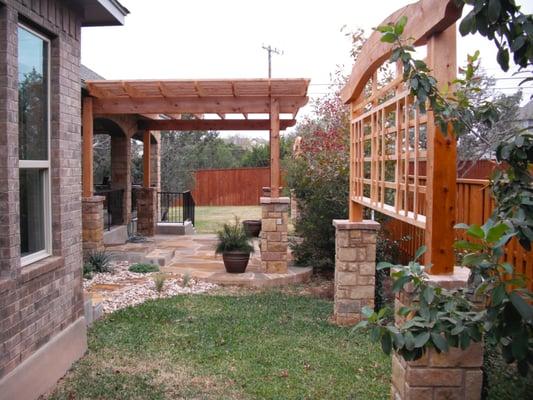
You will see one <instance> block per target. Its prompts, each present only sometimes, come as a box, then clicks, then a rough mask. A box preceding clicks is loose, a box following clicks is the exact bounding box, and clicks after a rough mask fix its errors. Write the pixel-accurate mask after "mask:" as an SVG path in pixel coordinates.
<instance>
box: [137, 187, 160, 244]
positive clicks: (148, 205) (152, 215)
mask: <svg viewBox="0 0 533 400" xmlns="http://www.w3.org/2000/svg"><path fill="white" fill-rule="evenodd" d="M156 225H157V189H156V188H152V187H151V188H142V189H138V190H137V232H138V233H139V234H140V235H142V236H154V235H155V233H156Z"/></svg>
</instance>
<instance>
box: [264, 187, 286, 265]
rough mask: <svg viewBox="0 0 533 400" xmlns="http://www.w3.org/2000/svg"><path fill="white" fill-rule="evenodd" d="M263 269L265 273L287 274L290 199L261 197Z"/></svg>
mask: <svg viewBox="0 0 533 400" xmlns="http://www.w3.org/2000/svg"><path fill="white" fill-rule="evenodd" d="M260 203H261V207H262V210H263V212H262V218H261V269H262V270H263V272H265V273H279V274H286V273H287V271H288V266H287V250H288V244H289V241H288V238H287V224H288V222H289V203H290V199H289V198H288V197H261V199H260Z"/></svg>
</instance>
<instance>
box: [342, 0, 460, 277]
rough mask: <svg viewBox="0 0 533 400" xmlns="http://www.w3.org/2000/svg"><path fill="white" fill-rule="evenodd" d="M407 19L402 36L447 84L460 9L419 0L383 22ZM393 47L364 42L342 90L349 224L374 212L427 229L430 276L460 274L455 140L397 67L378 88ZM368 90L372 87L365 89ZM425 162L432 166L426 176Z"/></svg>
mask: <svg viewBox="0 0 533 400" xmlns="http://www.w3.org/2000/svg"><path fill="white" fill-rule="evenodd" d="M404 15H405V16H407V17H408V22H407V25H406V27H405V31H404V34H403V36H404V37H405V38H413V40H414V45H415V46H426V47H427V59H426V62H427V64H428V66H429V68H430V69H431V74H432V75H433V76H434V77H435V78H436V79H437V80H438V82H439V85H440V86H441V87H444V86H448V85H451V82H452V81H453V80H454V79H455V77H456V73H457V64H456V29H455V22H456V21H457V19H458V18H459V17H460V16H461V9H460V8H458V7H457V6H456V5H455V2H454V1H453V0H446V1H445V0H421V1H419V2H417V3H414V4H411V5H409V6H407V7H404V8H402V9H400V10H398V11H396V12H395V13H394V14H392V15H391V16H389V17H388V18H387V19H386V20H385V21H383V22H382V25H385V24H388V23H395V22H397V21H398V20H399V19H400V18H401V17H402V16H404ZM391 53H392V45H391V44H389V43H384V42H381V33H379V32H377V31H376V32H374V33H373V34H372V35H371V36H370V38H369V39H368V40H367V42H366V43H365V44H364V46H363V48H362V51H361V54H360V56H359V57H358V60H357V62H356V64H355V65H354V67H353V70H352V73H351V76H350V79H349V81H348V83H347V85H346V86H345V87H344V89H343V91H342V93H341V95H342V100H343V101H344V102H345V103H346V104H349V106H350V111H351V113H350V118H351V139H350V198H349V203H350V221H354V222H355V221H361V220H362V216H363V207H368V208H371V209H374V210H376V211H379V212H381V213H383V214H386V215H388V216H390V217H393V218H397V219H400V220H402V221H404V222H407V223H410V224H413V225H415V226H417V227H420V228H423V229H424V230H425V243H426V246H427V252H426V255H425V263H426V264H431V265H432V268H431V273H432V274H451V273H453V271H454V262H455V257H454V253H453V246H452V245H453V241H454V228H453V227H454V225H455V202H456V143H455V137H454V135H453V132H452V131H451V130H450V131H449V132H447V134H445V133H443V132H441V131H440V129H439V128H438V126H437V125H436V124H435V122H434V116H433V112H432V111H431V110H428V112H427V113H425V114H421V113H420V112H419V111H418V109H417V107H415V106H414V105H413V98H412V97H411V96H410V95H409V90H408V89H407V88H406V87H405V85H404V83H403V80H402V70H401V68H400V66H398V67H397V71H396V78H395V79H393V80H392V81H391V82H390V83H389V84H387V85H386V86H384V87H379V85H378V76H377V74H378V72H377V71H378V69H379V68H380V66H382V65H383V63H385V62H386V61H387V59H389V57H390V55H391ZM365 88H366V90H365ZM421 162H424V163H426V165H427V168H425V171H423V170H422V169H421Z"/></svg>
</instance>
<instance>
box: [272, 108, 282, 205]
mask: <svg viewBox="0 0 533 400" xmlns="http://www.w3.org/2000/svg"><path fill="white" fill-rule="evenodd" d="M279 156H280V154H279V100H278V99H276V98H273V99H271V100H270V196H271V197H279V183H280V182H279V171H280V169H279Z"/></svg>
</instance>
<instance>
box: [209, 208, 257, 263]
mask: <svg viewBox="0 0 533 400" xmlns="http://www.w3.org/2000/svg"><path fill="white" fill-rule="evenodd" d="M217 237H218V243H217V248H216V250H215V252H216V253H217V254H220V253H224V252H226V251H242V252H245V253H252V252H253V251H254V247H253V246H252V244H251V243H250V238H249V237H248V236H247V235H246V232H245V231H244V228H243V226H242V224H241V223H240V221H239V218H237V217H235V222H234V223H232V224H224V225H223V226H222V229H221V230H219V231H218V232H217Z"/></svg>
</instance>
